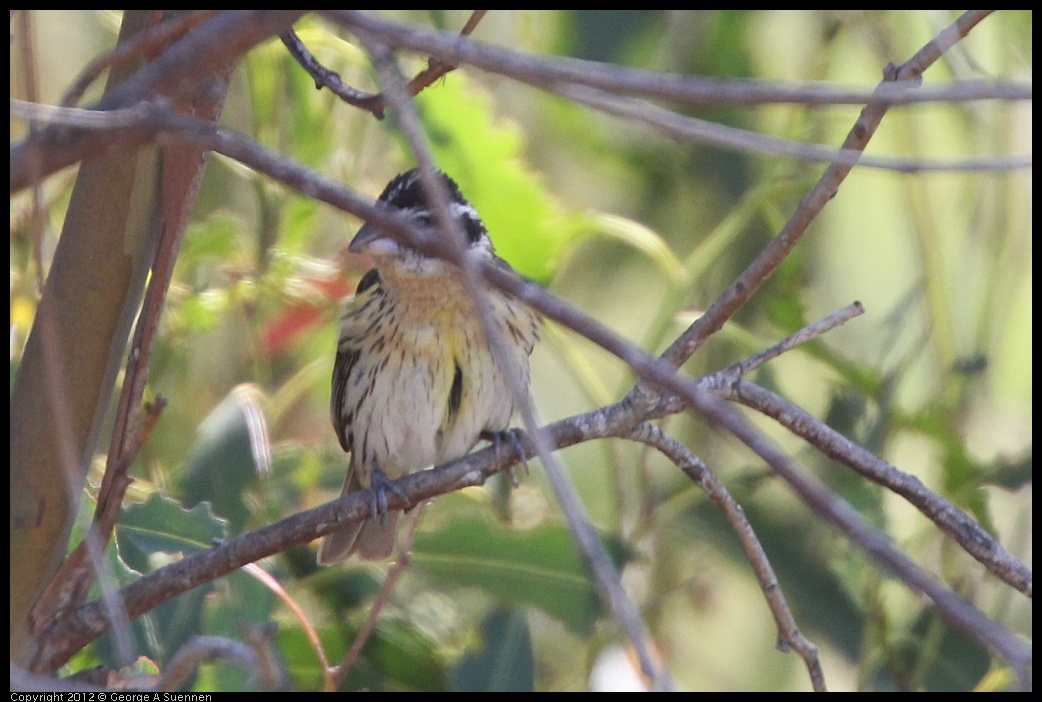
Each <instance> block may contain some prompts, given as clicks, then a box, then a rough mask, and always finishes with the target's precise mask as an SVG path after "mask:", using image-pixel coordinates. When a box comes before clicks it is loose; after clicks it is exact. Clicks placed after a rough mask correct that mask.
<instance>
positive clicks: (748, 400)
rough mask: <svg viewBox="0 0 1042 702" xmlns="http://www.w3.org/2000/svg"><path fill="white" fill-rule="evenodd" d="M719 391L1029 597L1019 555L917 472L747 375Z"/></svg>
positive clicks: (1027, 576)
mask: <svg viewBox="0 0 1042 702" xmlns="http://www.w3.org/2000/svg"><path fill="white" fill-rule="evenodd" d="M718 395H719V396H720V397H721V398H723V399H731V400H736V401H738V402H741V403H742V404H744V405H746V406H748V407H751V408H753V409H755V410H757V411H759V412H762V413H763V414H765V415H767V416H768V417H771V418H773V419H775V420H776V421H777V422H778V423H779V424H781V425H782V426H784V427H786V428H787V429H789V430H790V431H791V432H792V433H793V434H795V435H797V436H799V437H801V438H803V439H804V440H805V441H807V443H809V444H810V445H811V446H814V447H815V448H817V449H818V450H819V451H821V452H822V453H823V454H824V455H826V456H828V457H829V458H832V459H833V460H835V461H838V462H840V463H842V464H843V465H845V466H848V467H850V468H852V469H854V470H855V471H857V472H858V474H860V475H862V476H864V477H865V478H867V479H869V480H871V481H872V482H874V483H876V484H878V485H882V486H883V487H885V488H887V489H888V490H890V491H892V492H894V493H896V494H898V495H901V496H902V497H904V498H905V499H906V500H908V502H909V503H910V504H912V505H913V506H914V507H915V508H916V509H918V510H919V511H920V512H922V513H923V515H925V516H926V517H927V518H928V519H930V520H931V521H932V522H933V523H934V524H936V525H937V526H938V528H939V529H940V530H941V531H943V532H944V533H945V534H948V535H949V536H950V537H951V538H952V539H954V540H955V541H956V543H958V544H959V546H961V547H962V549H963V550H965V551H966V552H967V553H968V554H970V555H971V556H973V557H974V558H975V559H977V560H978V561H979V562H980V563H981V564H983V565H984V566H985V567H987V569H988V571H989V572H990V573H992V574H993V575H995V576H996V577H997V578H999V579H1000V580H1002V581H1003V582H1005V583H1007V584H1008V585H1010V586H1011V587H1014V588H1016V589H1017V590H1019V591H1020V592H1022V593H1024V594H1025V595H1027V596H1028V597H1031V591H1032V587H1031V584H1032V574H1031V569H1030V568H1028V567H1026V566H1025V565H1024V564H1023V563H1021V562H1020V561H1018V560H1017V559H1016V558H1014V557H1013V555H1012V554H1010V553H1009V551H1007V550H1006V549H1005V548H1003V547H1002V545H1001V544H999V543H998V542H997V541H996V540H995V538H994V537H993V536H992V535H991V534H989V533H988V532H987V531H985V530H984V529H983V528H982V527H981V525H980V524H978V523H977V522H975V521H973V519H972V518H971V517H970V516H969V515H968V514H966V512H964V511H963V510H961V509H959V508H958V507H956V506H955V505H953V504H952V503H950V502H949V501H948V500H946V499H944V498H943V497H941V496H940V495H938V494H937V493H935V492H933V491H932V490H930V489H929V488H928V487H926V486H925V485H923V483H922V482H921V481H920V480H919V479H918V478H916V477H915V476H914V475H909V474H908V473H905V472H903V471H901V470H898V469H897V468H896V467H895V466H893V465H890V464H889V463H887V462H886V461H884V460H883V459H882V458H879V457H878V456H876V455H875V454H873V453H872V452H871V451H869V450H867V449H865V448H863V447H861V446H859V445H858V444H857V443H855V442H853V441H851V440H850V439H848V438H847V437H845V436H843V435H842V434H840V433H839V432H837V431H836V430H835V429H833V428H832V427H830V426H828V425H827V424H825V423H824V422H822V421H820V420H818V419H816V418H815V417H813V416H812V415H810V414H809V413H807V411H806V410H803V409H801V408H800V407H797V406H796V405H794V404H792V403H791V402H789V401H788V400H786V399H785V398H783V397H780V396H778V395H776V394H775V393H772V392H770V391H769V390H766V389H764V388H761V387H759V386H758V385H755V384H753V383H750V382H748V381H746V380H726V381H724V382H722V383H720V384H719V386H718Z"/></svg>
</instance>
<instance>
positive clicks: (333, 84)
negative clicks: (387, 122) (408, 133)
mask: <svg viewBox="0 0 1042 702" xmlns="http://www.w3.org/2000/svg"><path fill="white" fill-rule="evenodd" d="M486 12H488V10H474V12H472V13H471V15H470V18H469V19H468V20H467V23H466V24H465V25H463V29H462V30H460V36H464V37H465V36H468V35H470V33H471V32H473V31H474V30H475V29H476V28H477V26H478V23H479V22H481V19H482V18H483V17H484V16H485V13H486ZM279 38H280V39H282V43H283V44H285V45H286V48H287V49H288V50H289V52H290V54H292V56H293V58H295V59H296V60H297V63H299V64H300V65H301V67H302V68H303V69H304V70H305V71H307V72H308V75H310V76H311V77H312V78H313V79H314V81H315V87H316V88H318V89H319V90H321V89H322V88H328V89H329V90H331V91H333V94H334V95H336V96H337V97H339V98H340V99H341V100H343V101H344V102H346V103H347V104H349V105H353V106H354V107H358V108H360V109H363V110H366V111H367V112H371V113H373V116H374V117H376V118H377V119H383V117H384V110H385V109H386V108H387V101H386V99H385V97H384V95H383V94H382V93H369V92H366V91H364V90H359V89H357V88H353V87H351V86H350V85H348V84H347V83H345V82H344V81H343V80H342V79H341V78H340V74H339V73H337V72H336V71H332V70H330V69H328V68H326V67H325V66H323V65H322V63H321V62H320V61H319V60H318V59H317V58H315V55H314V54H312V53H311V52H310V51H309V50H308V48H307V47H306V46H304V42H302V41H301V40H300V37H299V36H297V33H296V32H294V31H293V29H288V30H286V31H285V32H283V33H282V34H280V35H279ZM455 69H456V65H455V64H453V63H449V62H447V61H441V60H438V59H434V58H432V59H431V60H430V61H428V64H427V68H425V69H423V70H422V71H420V73H419V74H417V76H416V77H415V78H413V79H412V80H411V81H409V91H410V92H411V93H412V94H413V95H418V94H419V93H420V92H421V91H423V89H424V88H426V87H428V86H430V85H431V84H433V83H434V82H435V81H436V80H438V79H439V78H441V77H442V76H444V75H445V74H446V73H449V72H450V71H454V70H455Z"/></svg>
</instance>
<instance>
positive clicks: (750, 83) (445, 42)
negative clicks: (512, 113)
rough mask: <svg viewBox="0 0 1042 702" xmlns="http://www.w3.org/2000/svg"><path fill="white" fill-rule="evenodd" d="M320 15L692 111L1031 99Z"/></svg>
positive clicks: (1024, 94) (991, 88) (356, 15)
mask: <svg viewBox="0 0 1042 702" xmlns="http://www.w3.org/2000/svg"><path fill="white" fill-rule="evenodd" d="M973 12H976V11H973ZM320 13H321V14H322V15H323V16H325V17H327V18H329V19H330V20H332V21H334V22H336V23H338V24H340V25H341V26H343V27H344V28H346V29H347V30H348V31H350V32H354V31H356V30H359V31H364V32H366V33H367V34H368V35H369V36H371V37H373V38H374V39H377V40H380V41H382V42H384V43H386V44H388V45H391V46H395V47H398V48H406V49H411V50H413V51H418V52H421V53H424V54H428V55H430V56H436V57H438V58H440V59H442V60H443V61H448V62H450V63H453V64H455V65H468V66H474V67H475V68H480V69H481V70H484V71H488V72H490V73H496V74H498V75H502V76H507V77H509V78H514V79H516V80H518V81H521V82H523V83H528V84H531V85H535V86H538V87H542V86H545V85H547V84H550V83H570V84H575V85H586V86H589V87H591V88H600V89H601V90H606V91H609V92H612V93H623V94H631V95H640V96H643V97H646V98H654V99H659V100H663V101H668V102H672V103H682V104H691V105H701V104H727V105H760V104H776V103H791V104H799V105H867V104H869V103H878V102H880V101H882V102H885V103H887V104H889V105H902V104H909V103H918V102H958V101H966V100H1031V99H1032V87H1031V83H1030V82H1029V81H1028V82H1017V81H1004V82H996V81H959V82H957V83H954V84H952V85H946V86H928V87H926V88H923V89H921V90H914V91H911V90H908V88H909V87H916V86H917V85H918V81H916V80H915V79H914V78H909V79H908V80H907V82H896V83H893V84H889V85H884V86H880V87H876V88H839V87H837V86H836V85H835V84H832V83H826V82H822V81H802V82H801V81H769V80H754V79H749V78H716V77H709V76H692V75H685V74H676V73H663V72H660V71H650V70H646V69H639V68H629V67H625V66H618V65H615V64H609V63H600V62H597V61H585V60H582V59H575V58H568V57H561V56H555V57H547V56H545V55H542V54H533V53H529V52H524V51H518V50H515V49H510V48H508V47H505V46H498V45H492V44H487V43H483V42H479V41H474V40H469V41H463V40H461V39H460V38H459V36H457V35H455V34H453V33H451V32H446V31H440V30H436V29H431V28H429V27H419V26H417V25H412V24H405V23H402V22H396V21H393V20H389V19H387V18H386V17H384V16H381V15H377V14H374V13H367V12H361V11H358V10H322V11H321V12H320Z"/></svg>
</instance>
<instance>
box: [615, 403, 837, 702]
mask: <svg viewBox="0 0 1042 702" xmlns="http://www.w3.org/2000/svg"><path fill="white" fill-rule="evenodd" d="M625 438H629V439H632V440H634V441H639V442H640V443H643V444H646V445H648V446H652V447H654V448H656V449H658V450H659V451H660V452H662V454H663V455H664V456H666V458H668V459H669V460H670V461H672V462H673V463H674V464H676V466H677V467H678V468H680V469H681V470H682V471H684V473H686V474H687V475H688V477H689V478H691V480H693V481H694V482H695V483H697V484H698V485H700V486H701V487H702V489H703V490H705V491H706V494H707V495H708V496H709V499H711V500H712V501H713V502H714V503H715V504H716V505H717V506H718V507H719V508H720V509H721V511H723V513H724V516H725V517H726V518H727V521H728V522H730V523H731V527H732V529H734V532H735V535H736V536H737V537H738V541H739V543H741V545H742V550H744V551H745V555H746V558H747V559H748V560H749V563H750V564H751V565H752V567H753V573H755V575H756V581H757V582H758V583H759V584H760V590H762V591H763V595H764V598H765V599H766V600H767V606H768V607H769V608H770V610H771V614H772V615H773V616H774V621H775V624H776V625H777V627H778V649H779V650H781V651H788V650H789V649H790V648H791V649H794V650H795V651H796V652H797V653H798V654H799V655H800V657H801V658H803V662H804V664H805V665H806V666H807V673H808V675H809V676H810V680H811V686H812V687H813V688H814V691H815V692H827V691H828V687H827V685H826V683H825V671H823V670H822V668H821V661H820V660H819V659H818V647H817V646H815V645H814V644H813V643H811V642H810V640H809V639H807V637H805V636H804V635H803V632H801V631H800V629H799V626H798V625H797V624H796V619H795V618H794V617H793V616H792V611H791V610H790V609H789V605H788V603H787V602H786V601H785V595H784V593H783V592H782V590H781V587H780V586H779V584H778V578H777V576H776V575H775V574H774V568H772V567H771V563H770V560H769V559H768V558H767V553H766V552H765V551H764V550H763V545H762V544H761V543H760V540H759V539H758V538H757V536H756V532H755V531H753V527H752V524H750V523H749V520H748V519H746V517H745V512H744V511H743V510H742V508H741V506H740V505H739V504H738V503H737V502H735V499H734V497H732V496H731V493H729V492H728V491H727V488H725V487H724V486H723V484H722V483H721V482H720V481H719V480H718V479H717V477H716V476H715V475H714V474H713V472H712V471H711V470H709V468H708V467H707V466H706V465H705V463H703V462H702V461H701V460H700V459H699V458H698V457H697V456H695V455H694V454H693V453H691V451H690V450H689V449H688V448H687V447H686V446H684V445H683V444H681V443H680V442H679V441H677V440H676V439H674V438H672V437H671V436H667V435H666V434H665V432H663V431H662V430H661V429H660V428H658V427H657V426H655V425H654V424H651V423H649V422H644V423H642V424H641V425H640V426H638V427H637V428H636V429H634V430H633V431H632V432H630V433H629V435H628V436H626V437H625Z"/></svg>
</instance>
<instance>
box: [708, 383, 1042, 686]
mask: <svg viewBox="0 0 1042 702" xmlns="http://www.w3.org/2000/svg"><path fill="white" fill-rule="evenodd" d="M696 407H697V409H698V410H699V411H700V412H702V413H703V414H705V415H706V417H708V418H709V419H710V420H712V421H713V422H714V423H716V424H718V425H719V426H720V427H721V428H723V429H725V430H726V431H727V432H728V433H730V434H732V435H733V436H735V438H737V439H738V440H739V441H741V442H742V443H743V444H745V445H746V446H747V447H748V448H749V449H751V450H752V451H753V453H755V454H756V455H757V456H759V457H760V458H762V459H763V460H764V461H766V462H767V464H768V465H769V466H770V467H771V469H772V470H773V471H774V472H775V473H777V474H778V475H780V476H781V477H782V478H784V479H785V481H786V482H788V483H789V484H790V485H791V486H792V488H793V490H795V492H796V493H797V495H799V497H800V500H801V501H803V502H804V503H805V504H806V505H807V506H808V507H810V508H811V509H812V510H813V511H814V513H815V514H818V515H820V516H822V517H824V518H825V519H827V520H828V521H829V522H831V523H832V524H833V525H835V526H836V527H837V528H838V529H839V530H840V531H841V532H843V533H844V534H845V535H846V536H847V537H848V538H849V539H850V540H851V541H853V542H854V543H856V544H857V545H858V547H860V548H861V549H862V550H864V551H865V552H866V553H867V554H868V555H869V556H871V557H872V558H873V559H874V560H875V561H876V562H877V563H878V564H879V565H880V566H882V567H883V568H884V569H886V570H888V571H890V572H892V573H894V574H895V575H897V576H898V577H899V578H900V579H901V581H902V582H904V583H905V584H906V585H907V586H909V587H911V588H913V589H914V590H916V591H918V592H921V593H923V594H924V595H926V596H927V597H929V598H930V599H931V600H933V603H934V605H935V606H936V608H937V611H938V613H939V614H940V615H941V616H942V617H944V619H946V620H947V621H948V622H949V623H951V624H952V625H954V626H955V627H957V628H958V629H961V630H962V631H964V632H966V633H967V634H969V635H970V636H971V637H973V638H974V639H976V640H977V641H980V642H982V643H984V644H986V645H988V646H989V647H991V648H992V649H994V650H995V651H997V652H998V653H999V654H1000V655H1001V656H1003V657H1004V658H1005V659H1006V660H1007V661H1009V664H1010V665H1011V666H1012V668H1013V670H1014V671H1015V672H1016V674H1017V676H1018V677H1019V678H1020V682H1021V685H1022V686H1023V687H1024V689H1025V690H1027V689H1030V688H1031V674H1030V666H1031V659H1032V656H1031V647H1030V646H1029V645H1028V644H1026V643H1024V642H1023V641H1021V640H1020V639H1019V638H1018V637H1017V636H1016V635H1015V634H1013V633H1012V632H1011V631H1009V629H1007V628H1006V627H1004V626H1002V625H1001V624H999V623H998V622H996V621H993V620H992V619H989V618H988V617H987V615H985V614H984V613H983V612H981V611H980V610H979V609H977V608H976V607H974V606H973V605H972V604H971V603H969V602H967V601H966V600H964V599H963V598H961V597H959V596H958V595H957V594H955V593H954V592H952V591H951V590H949V589H948V588H946V587H945V586H944V585H942V584H941V583H939V582H938V581H937V580H936V579H935V578H934V577H933V576H931V575H930V574H928V573H927V572H926V571H924V570H923V569H922V568H920V567H919V566H918V565H917V564H916V563H915V562H913V561H912V560H911V559H910V558H908V557H907V556H905V555H904V554H903V553H901V552H900V551H898V550H897V549H896V548H894V547H893V545H892V544H891V543H890V538H889V537H888V536H887V535H886V534H883V533H881V532H879V531H877V530H876V529H874V528H873V527H872V526H871V525H870V524H869V523H868V522H867V521H866V520H865V518H864V517H862V516H861V515H860V514H859V513H858V512H857V511H856V510H854V509H853V508H852V507H851V506H850V505H849V504H847V503H846V502H845V501H843V500H842V499H841V498H839V497H838V496H836V495H835V494H834V493H832V491H831V490H829V489H828V488H827V487H826V486H825V485H824V484H823V483H821V481H819V480H818V479H817V478H814V477H812V476H811V474H810V473H808V472H807V471H806V470H804V469H802V468H801V467H799V466H798V464H797V463H796V462H795V461H793V460H792V459H791V458H790V457H789V456H787V455H785V454H784V453H783V452H782V451H781V450H780V449H779V448H778V447H777V446H776V445H775V444H774V443H773V442H772V441H770V440H769V439H767V438H766V437H765V436H763V435H762V434H761V433H760V432H759V431H758V430H757V429H756V428H755V427H753V426H752V425H751V424H750V423H749V422H748V421H747V420H746V419H745V418H744V417H743V416H742V415H741V414H740V413H739V412H738V411H737V410H735V409H734V408H733V407H731V406H730V405H728V404H727V403H726V402H724V401H723V400H721V399H719V398H717V397H715V396H714V395H712V394H711V393H710V392H708V391H700V392H699V393H698V398H697V401H696Z"/></svg>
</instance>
